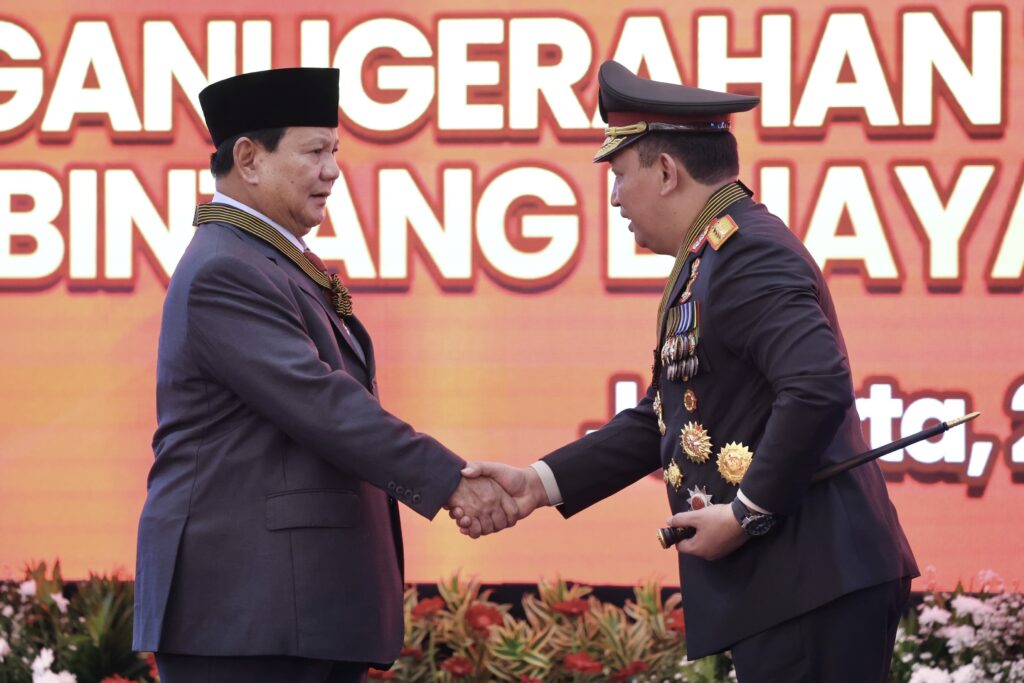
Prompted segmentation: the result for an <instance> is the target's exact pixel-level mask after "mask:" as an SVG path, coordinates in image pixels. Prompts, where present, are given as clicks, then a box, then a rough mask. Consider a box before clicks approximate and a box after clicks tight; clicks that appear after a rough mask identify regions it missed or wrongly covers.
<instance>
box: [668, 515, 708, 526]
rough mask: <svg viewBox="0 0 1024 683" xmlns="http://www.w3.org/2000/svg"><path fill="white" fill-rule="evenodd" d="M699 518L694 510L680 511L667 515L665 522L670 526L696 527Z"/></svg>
mask: <svg viewBox="0 0 1024 683" xmlns="http://www.w3.org/2000/svg"><path fill="white" fill-rule="evenodd" d="M699 519H700V516H699V515H697V513H695V512H680V513H677V514H674V515H672V516H671V517H669V518H668V520H666V522H665V523H666V524H668V525H669V526H671V527H679V526H692V527H696V526H698V525H697V523H696V522H697V521H698V520H699Z"/></svg>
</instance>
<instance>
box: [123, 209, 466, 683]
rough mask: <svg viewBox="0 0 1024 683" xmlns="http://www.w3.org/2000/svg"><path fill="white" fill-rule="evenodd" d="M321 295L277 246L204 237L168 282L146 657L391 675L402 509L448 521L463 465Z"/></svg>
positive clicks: (209, 232)
mask: <svg viewBox="0 0 1024 683" xmlns="http://www.w3.org/2000/svg"><path fill="white" fill-rule="evenodd" d="M349 327H350V329H351V331H352V332H353V333H354V335H355V336H356V338H357V339H358V340H359V341H360V342H361V345H362V347H363V350H364V352H365V364H364V363H363V362H362V361H361V360H360V358H359V356H358V354H357V353H356V352H355V350H354V349H353V348H352V346H350V345H349V343H348V342H347V341H346V340H345V337H344V335H343V334H342V328H341V325H340V323H339V320H338V317H337V315H336V314H335V313H334V311H333V310H332V309H331V308H330V307H329V305H328V304H327V301H326V299H325V297H324V295H323V291H322V290H321V289H320V288H319V287H317V286H316V285H315V284H314V283H313V282H312V281H311V280H310V279H309V277H308V276H306V275H305V274H304V273H303V272H302V271H301V270H300V269H299V268H297V267H296V266H295V265H294V264H293V263H292V262H291V261H289V260H288V259H287V258H286V257H284V256H283V255H282V254H280V253H279V252H278V251H277V250H276V249H274V248H273V247H272V246H270V245H269V244H266V243H265V242H263V241H261V240H259V239H257V238H255V237H253V236H251V235H249V234H247V233H245V232H244V231H242V230H239V229H238V228H235V227H233V226H230V225H226V224H223V223H208V224H205V225H203V226H201V227H200V228H199V229H198V230H197V232H196V235H195V237H194V239H193V240H192V243H191V244H190V245H189V247H188V249H187V250H186V252H185V254H184V256H183V258H182V259H181V261H180V263H179V264H178V267H177V269H176V271H175V273H174V276H173V277H172V278H171V282H170V286H169V288H168V291H167V298H166V301H165V303H164V313H163V324H162V328H161V333H160V349H159V358H158V363H157V415H158V428H157V431H156V434H155V435H154V438H153V450H154V452H155V455H156V459H155V461H154V463H153V467H152V470H151V471H150V475H149V483H148V493H147V498H146V503H145V506H144V507H143V510H142V517H141V519H140V522H139V538H138V560H137V568H136V582H135V586H136V588H135V633H134V642H133V645H134V647H135V649H137V650H147V651H157V650H159V651H163V652H172V653H180V654H197V655H220V656H227V655H290V656H299V657H309V658H317V659H331V660H348V661H359V662H371V663H381V664H386V663H388V662H390V661H392V660H394V659H395V658H396V657H397V655H398V653H399V650H400V648H401V645H402V637H403V625H402V588H403V585H402V584H403V568H402V561H403V560H402V543H401V531H400V528H399V518H398V509H397V504H396V502H395V501H396V500H398V501H400V502H402V503H405V504H406V505H408V506H409V507H411V508H412V509H413V510H415V511H416V512H418V513H419V514H421V515H423V516H425V517H428V518H430V517H433V516H434V515H435V514H436V513H437V512H438V510H439V509H440V508H441V506H442V505H443V504H444V502H445V501H446V500H447V499H448V497H449V496H450V495H451V493H452V492H453V491H454V489H455V487H456V486H457V485H458V482H459V478H460V473H459V470H460V468H461V467H462V466H463V464H464V461H463V460H462V459H460V458H459V457H458V456H456V455H454V454H453V453H452V452H450V451H449V450H448V449H447V448H445V447H444V446H443V445H441V444H440V443H438V442H437V441H436V440H434V439H432V438H431V437H429V436H427V435H424V434H419V433H417V432H416V431H414V430H413V429H412V428H411V427H410V426H409V425H408V424H406V423H405V422H403V421H402V420H400V419H398V418H396V417H395V416H393V415H391V414H389V413H388V412H387V411H386V410H384V408H383V407H382V406H381V404H380V402H379V401H378V398H377V391H376V381H375V380H374V360H373V349H372V346H371V343H370V339H369V336H368V335H367V334H366V331H365V329H363V327H362V325H361V324H359V322H358V321H357V320H355V319H354V318H352V319H349Z"/></svg>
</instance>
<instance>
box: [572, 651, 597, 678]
mask: <svg viewBox="0 0 1024 683" xmlns="http://www.w3.org/2000/svg"><path fill="white" fill-rule="evenodd" d="M562 666H564V667H565V670H566V671H578V672H580V673H581V674H599V673H601V669H602V668H603V667H602V666H601V662H599V661H597V660H596V659H594V658H593V657H591V656H590V655H588V654H587V653H586V652H573V653H572V654H568V655H566V656H565V659H564V660H562Z"/></svg>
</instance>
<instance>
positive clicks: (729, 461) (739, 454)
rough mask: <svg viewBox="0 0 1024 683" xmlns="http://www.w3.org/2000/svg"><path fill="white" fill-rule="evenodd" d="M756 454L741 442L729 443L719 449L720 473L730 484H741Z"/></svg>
mask: <svg viewBox="0 0 1024 683" xmlns="http://www.w3.org/2000/svg"><path fill="white" fill-rule="evenodd" d="M753 459H754V454H753V453H752V452H751V451H750V449H749V448H747V447H746V446H744V445H743V444H741V443H727V444H725V445H724V446H722V448H721V449H720V450H719V451H718V473H719V474H721V475H722V479H725V480H726V481H727V482H729V483H730V484H739V483H740V481H741V480H742V479H743V475H744V474H746V473H747V468H748V467H750V461H751V460H753Z"/></svg>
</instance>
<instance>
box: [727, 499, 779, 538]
mask: <svg viewBox="0 0 1024 683" xmlns="http://www.w3.org/2000/svg"><path fill="white" fill-rule="evenodd" d="M732 514H733V515H735V516H736V521H737V522H739V523H740V526H741V527H743V530H744V531H745V532H747V536H764V535H765V534H766V533H768V532H769V531H771V530H772V527H773V526H775V515H767V514H765V513H763V512H757V511H756V510H751V509H750V508H748V507H747V506H746V505H744V504H743V501H742V500H740V499H739V498H733V499H732Z"/></svg>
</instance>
